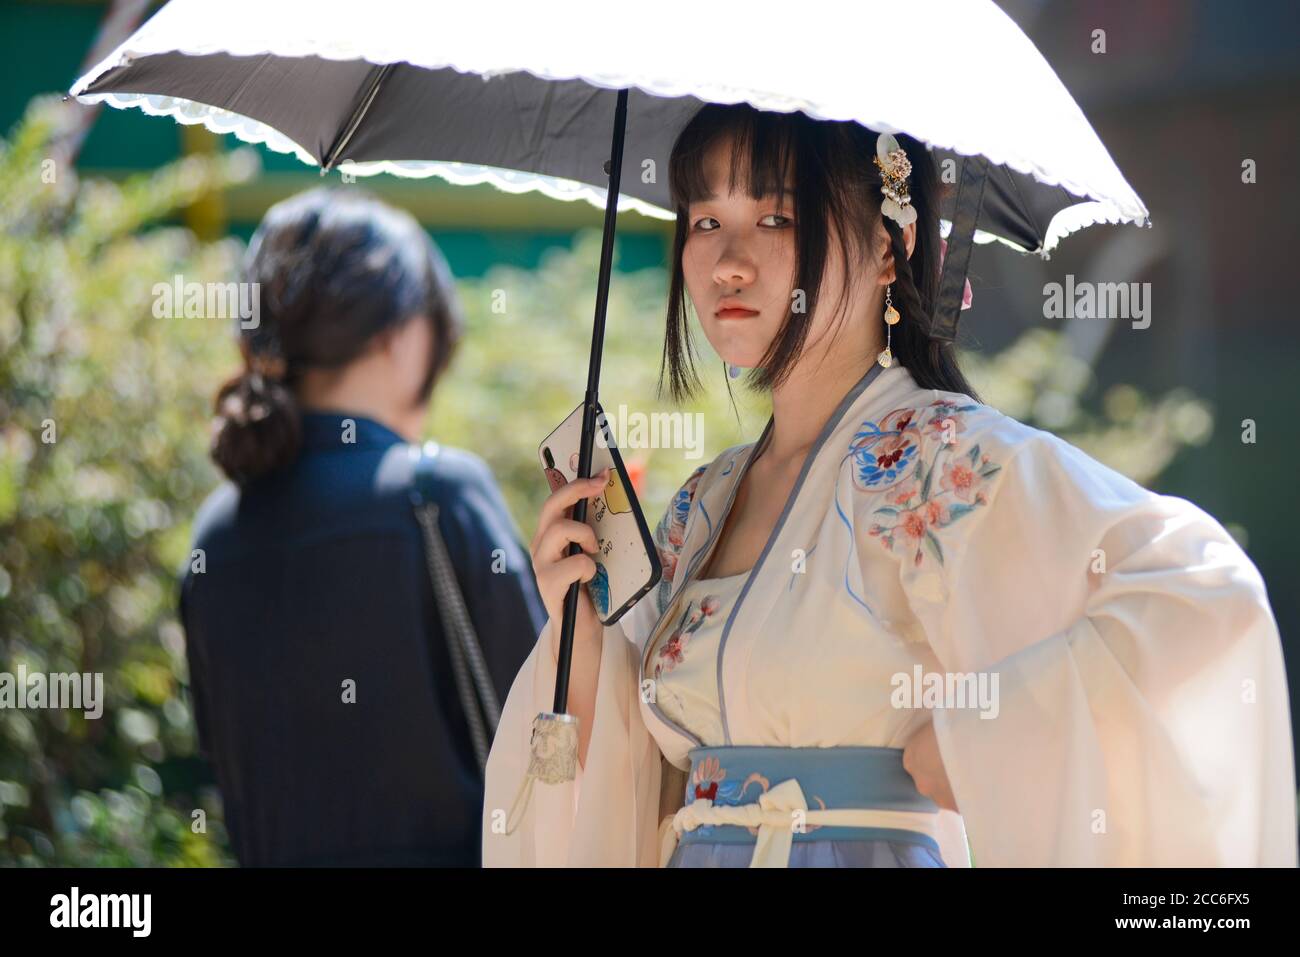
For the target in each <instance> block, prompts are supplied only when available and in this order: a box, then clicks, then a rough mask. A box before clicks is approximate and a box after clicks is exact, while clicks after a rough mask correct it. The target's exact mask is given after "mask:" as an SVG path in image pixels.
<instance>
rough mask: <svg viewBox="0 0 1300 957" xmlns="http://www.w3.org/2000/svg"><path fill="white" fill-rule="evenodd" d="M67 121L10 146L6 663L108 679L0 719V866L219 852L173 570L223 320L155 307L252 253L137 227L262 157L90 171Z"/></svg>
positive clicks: (0, 204) (5, 324)
mask: <svg viewBox="0 0 1300 957" xmlns="http://www.w3.org/2000/svg"><path fill="white" fill-rule="evenodd" d="M71 118H72V114H71V110H70V108H69V107H67V106H65V105H64V104H60V103H58V102H56V101H43V100H42V101H36V102H34V103H33V106H32V108H31V109H30V110H29V112H28V115H27V117H26V118H25V120H24V121H23V122H22V123H21V124H19V126H18V127H17V128H16V129H15V131H14V132H13V134H12V135H11V137H10V138H9V139H8V140H7V141H5V142H3V144H0V225H3V230H2V231H0V232H2V234H3V238H0V671H3V672H8V673H10V674H14V673H16V672H17V669H18V668H19V667H20V666H25V667H26V668H27V671H28V673H32V672H42V673H50V672H73V673H87V672H89V673H94V672H100V673H103V675H104V695H105V699H106V701H105V704H104V711H103V715H102V717H100V718H98V719H88V718H86V717H85V716H84V715H83V712H82V711H76V710H56V709H42V710H18V709H6V710H3V711H0V862H11V863H12V862H16V863H20V864H86V865H157V864H163V865H173V864H197V865H206V864H218V863H222V862H223V861H225V860H227V859H228V856H227V854H226V852H225V851H224V849H223V847H224V838H223V836H222V834H221V830H220V809H219V803H218V801H217V795H216V794H215V791H214V790H213V789H211V788H210V786H209V787H207V788H206V790H205V789H204V788H205V783H206V782H207V781H208V780H209V775H208V772H207V769H206V768H205V767H204V765H203V763H202V761H201V760H200V759H199V758H198V757H197V756H196V754H195V742H194V733H193V727H192V720H191V715H190V711H189V707H188V703H187V698H186V695H185V693H184V692H185V683H186V665H185V654H184V640H183V636H182V634H181V631H180V628H179V626H178V624H177V622H176V618H175V588H174V580H175V571H176V569H178V568H179V567H180V565H181V563H182V562H183V561H184V559H185V557H186V551H187V548H188V542H187V527H186V526H187V523H188V521H189V518H190V515H191V514H192V513H193V511H194V509H195V507H196V506H197V505H198V503H199V501H200V500H201V499H202V497H203V495H205V494H206V493H207V491H208V490H209V489H210V488H211V487H212V485H213V484H214V482H215V480H216V475H215V472H214V470H213V468H212V467H211V465H210V464H209V462H208V460H207V457H206V454H205V453H206V449H205V434H204V433H205V431H206V421H207V419H208V412H209V408H208V407H209V402H210V398H209V397H210V395H211V393H212V389H213V387H214V386H215V384H216V377H217V374H218V373H219V371H220V369H221V367H222V366H224V365H227V364H229V361H230V356H229V348H230V345H229V336H230V330H229V327H228V326H227V325H226V324H225V323H224V322H220V321H214V320H198V319H188V320H187V319H157V318H155V317H154V315H153V309H152V303H153V299H154V296H153V286H154V284H155V283H158V282H165V281H170V279H171V277H172V276H174V275H176V274H181V275H184V276H186V277H187V278H190V277H204V278H211V279H219V278H222V277H229V278H233V277H234V272H235V269H236V264H237V256H238V255H239V253H240V248H239V245H238V244H237V243H234V242H230V241H223V242H219V243H201V242H198V241H197V240H196V239H195V237H194V236H193V235H192V234H191V233H190V232H189V231H188V230H186V229H184V228H179V227H174V226H173V227H168V226H164V225H158V226H156V228H150V229H147V230H146V229H144V228H143V227H145V226H147V225H150V224H157V223H159V221H160V220H161V219H162V218H163V217H166V216H169V215H170V214H173V213H174V212H175V211H177V210H179V209H182V208H183V207H185V206H187V205H188V204H190V203H192V202H194V201H195V200H197V199H198V198H200V197H201V196H203V195H205V194H208V193H210V192H211V191H213V190H216V189H221V188H222V187H223V186H225V185H227V184H229V183H232V182H235V181H238V180H242V179H244V178H247V177H248V176H249V175H251V174H252V172H253V171H254V170H255V168H256V165H255V160H254V158H253V157H252V155H251V154H249V153H243V152H241V153H234V154H227V155H226V156H224V157H217V158H197V159H193V160H185V161H182V162H179V163H176V164H173V165H170V166H168V167H166V168H164V169H161V170H159V171H158V172H156V173H154V174H152V175H147V176H140V177H135V178H132V179H129V180H127V181H125V182H123V183H121V184H113V183H108V182H81V181H79V180H78V179H77V176H76V173H75V170H73V169H72V168H70V167H66V164H65V163H64V162H63V161H62V159H61V154H60V144H61V143H62V142H63V139H62V137H63V136H65V135H66V133H67V131H68V129H69V125H70V120H71ZM196 810H203V811H204V813H205V814H206V819H207V820H206V823H207V825H208V826H207V827H206V830H203V829H200V828H196V827H193V826H192V822H193V820H194V812H195V811H196ZM196 831H200V832H199V833H196Z"/></svg>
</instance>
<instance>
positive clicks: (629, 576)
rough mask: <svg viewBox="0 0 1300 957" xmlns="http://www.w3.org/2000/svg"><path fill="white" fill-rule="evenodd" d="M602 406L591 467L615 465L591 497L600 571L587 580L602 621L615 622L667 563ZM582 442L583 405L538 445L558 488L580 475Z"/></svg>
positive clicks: (590, 520) (656, 579)
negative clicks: (662, 557)
mask: <svg viewBox="0 0 1300 957" xmlns="http://www.w3.org/2000/svg"><path fill="white" fill-rule="evenodd" d="M596 411H597V419H596V428H597V430H598V431H597V433H596V438H595V441H594V442H593V443H592V447H591V471H592V474H595V473H597V472H599V471H600V470H601V469H604V468H609V482H608V484H606V486H605V488H604V489H603V490H602V491H601V493H600V494H599V495H597V496H596V497H595V498H592V499H589V500H588V505H587V524H588V525H590V526H591V527H592V530H593V531H595V533H596V546H597V554H596V555H594V556H593V558H594V559H595V561H596V575H595V577H594V578H592V579H591V581H589V582H587V583H586V584H587V592H588V594H590V595H591V601H592V604H593V605H595V607H596V614H597V615H598V616H599V618H600V620H601V623H602V624H605V625H612V624H614V623H615V622H616V621H618V620H619V618H621V617H623V615H624V614H625V613H626V612H627V611H628V609H630V608H631V607H632V606H633V605H635V604H636V603H637V601H638V600H639V599H640V598H641V597H642V596H643V595H645V594H646V592H648V591H650V589H651V588H654V586H655V585H657V584H658V583H659V578H660V576H661V575H662V573H663V568H662V566H661V564H660V562H659V550H658V549H657V548H656V547H655V543H654V538H653V536H652V535H651V534H650V529H649V527H648V526H647V525H646V520H645V516H644V515H643V514H642V512H641V506H640V503H638V502H637V500H636V492H635V491H634V490H633V488H632V483H631V481H629V480H628V476H627V469H626V468H624V466H623V457H622V456H621V455H619V454H618V449H617V447H615V445H614V439H613V436H612V435H611V434H610V431H609V426H608V424H607V423H606V422H605V415H604V410H602V409H601V408H600V405H599V403H597V405H596ZM581 447H582V406H581V405H579V406H578V407H577V408H576V409H574V410H573V411H572V412H570V413H569V416H568V418H566V419H565V420H564V421H563V422H561V423H560V424H559V426H558V427H557V428H556V429H555V431H553V432H552V433H551V434H550V435H548V436H547V437H546V440H545V441H544V442H542V444H541V445H540V446H538V449H537V456H538V458H539V459H540V460H541V463H542V469H543V470H544V471H545V473H546V480H547V483H548V484H549V485H550V487H551V491H552V492H554V491H555V490H556V489H557V488H559V487H560V486H562V485H567V484H568V483H569V482H572V481H573V480H574V479H575V478H576V477H577V475H578V452H579V449H580V448H581Z"/></svg>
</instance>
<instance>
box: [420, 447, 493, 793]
mask: <svg viewBox="0 0 1300 957" xmlns="http://www.w3.org/2000/svg"><path fill="white" fill-rule="evenodd" d="M439 451H440V448H439V446H438V443H437V442H426V443H425V444H424V447H423V448H419V447H416V446H412V447H411V454H412V458H413V459H414V467H415V481H414V482H413V483H412V488H411V504H412V506H413V507H414V509H415V518H416V521H417V522H419V525H420V531H421V534H422V536H423V538H424V557H425V563H426V565H427V566H428V569H429V580H430V582H432V584H433V596H434V600H435V601H436V602H437V605H438V615H439V617H440V618H441V619H442V630H443V633H444V634H445V635H446V637H447V651H448V655H449V657H450V658H451V669H452V675H453V676H454V677H455V679H456V691H457V694H458V695H459V697H460V703H461V708H462V709H463V710H464V712H465V717H466V719H467V721H468V723H469V733H470V739H471V741H472V742H473V745H474V754H475V756H476V758H477V759H478V765H479V770H480V771H483V770H484V769H485V768H486V767H487V759H488V751H489V749H490V748H491V746H492V737H493V736H494V735H495V734H496V730H497V725H498V724H499V723H500V721H501V706H500V704H499V703H498V701H497V696H496V689H495V688H494V687H493V686H492V678H491V676H490V674H489V673H488V668H487V662H486V660H485V659H484V657H483V649H482V648H481V647H480V645H479V642H478V636H477V635H475V633H474V623H473V622H472V621H471V619H470V616H469V609H468V608H467V607H466V605H465V598H464V596H463V595H462V594H461V591H460V585H459V584H458V583H457V581H456V573H455V570H454V569H453V567H452V562H451V555H450V553H449V552H448V551H447V544H446V542H445V541H444V540H443V537H442V533H441V532H440V531H439V530H438V503H437V500H436V497H435V495H434V487H435V484H436V482H435V479H434V462H435V460H436V459H437V456H438V453H439Z"/></svg>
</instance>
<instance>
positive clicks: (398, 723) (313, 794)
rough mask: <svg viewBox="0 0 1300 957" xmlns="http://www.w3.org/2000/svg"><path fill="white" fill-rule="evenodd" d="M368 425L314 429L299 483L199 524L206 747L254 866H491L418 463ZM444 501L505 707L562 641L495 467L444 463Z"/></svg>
mask: <svg viewBox="0 0 1300 957" xmlns="http://www.w3.org/2000/svg"><path fill="white" fill-rule="evenodd" d="M351 418H352V420H353V421H354V422H355V442H352V443H347V442H345V441H344V434H345V433H344V426H345V424H346V423H345V416H344V415H342V414H339V415H333V414H320V413H311V414H307V415H305V416H304V417H303V453H302V455H301V457H300V458H299V460H298V461H297V462H296V463H295V465H294V466H292V467H291V468H289V469H287V470H285V471H284V472H281V473H278V474H276V475H273V476H270V477H267V478H264V479H261V480H259V481H257V482H254V483H252V484H250V485H249V486H248V487H246V488H245V489H243V490H242V491H241V490H240V489H239V488H238V487H236V486H234V485H232V484H230V483H227V484H225V485H223V486H221V487H220V488H218V489H217V490H216V491H215V492H213V494H212V495H211V496H210V497H209V498H208V500H207V501H206V502H205V503H204V505H203V507H202V509H201V510H200V512H199V514H198V517H197V519H196V522H195V530H194V546H193V547H194V548H195V549H198V550H200V552H198V553H197V554H196V555H195V556H194V558H193V560H192V561H191V563H190V565H189V566H188V567H187V569H186V572H185V573H184V575H183V578H182V581H181V619H182V622H183V624H184V626H185V631H186V638H187V641H186V647H187V654H188V657H189V665H190V686H191V695H192V701H193V707H194V713H195V722H196V725H197V728H198V734H199V743H200V747H201V750H202V751H203V753H204V754H205V755H206V756H207V757H208V758H209V760H210V761H211V762H212V764H213V766H214V768H215V771H216V777H217V782H218V784H219V786H220V788H221V793H222V798H223V805H224V815H225V821H226V826H227V828H228V831H229V834H230V840H231V845H232V848H233V849H234V852H235V854H236V856H237V857H238V859H239V861H240V863H242V864H244V865H254V866H256V865H357V866H361V865H386V864H403V865H404V864H411V865H416V864H426V865H453V866H457V865H459V866H471V867H472V866H478V864H479V863H480V860H481V856H480V854H481V840H482V838H481V815H482V804H483V786H482V783H481V780H480V778H479V772H478V766H477V764H476V762H475V758H474V751H473V747H472V745H471V743H470V738H469V732H468V727H467V724H466V721H465V716H464V713H463V712H462V709H461V705H460V701H459V698H458V697H457V693H456V686H455V682H454V680H453V678H452V672H451V665H450V661H449V659H448V655H447V644H446V640H445V638H444V636H443V629H442V623H441V620H440V618H439V616H438V612H437V606H436V605H435V603H434V598H433V589H432V586H431V585H430V583H429V577H428V571H427V567H426V565H425V559H424V552H423V543H422V539H421V536H420V529H419V525H418V524H417V522H416V520H415V516H414V513H413V512H412V507H411V499H410V492H411V488H412V481H413V469H412V459H411V457H410V455H409V446H408V445H406V444H405V443H404V442H403V441H402V439H401V438H400V437H399V436H398V435H397V434H396V433H394V432H393V431H391V430H390V429H388V428H385V427H384V426H382V425H380V424H379V423H377V422H375V421H373V420H371V419H366V418H363V417H360V416H352V417H351ZM434 498H435V500H436V501H437V502H438V504H439V511H440V515H439V527H440V529H441V531H442V535H443V537H444V539H445V540H446V542H447V548H448V550H449V551H450V553H451V557H452V561H453V564H454V566H455V568H456V571H457V576H458V578H459V582H460V586H461V591H462V594H464V596H465V599H466V603H467V605H468V606H469V611H470V616H471V618H472V619H473V623H474V627H475V630H476V631H477V633H478V637H479V642H480V644H481V645H482V647H483V652H484V655H485V657H486V658H487V663H488V667H489V670H490V672H491V674H492V678H493V681H494V683H495V685H496V688H497V693H498V696H499V699H500V701H501V703H502V705H504V703H505V699H506V695H507V693H508V691H509V689H510V684H511V682H512V681H513V680H514V677H515V674H516V672H517V671H518V670H519V667H520V666H521V665H522V664H523V662H524V659H525V658H526V657H527V656H528V653H529V651H530V650H531V648H532V646H533V644H534V643H535V642H536V640H537V636H538V634H539V633H540V632H541V630H542V627H543V626H544V625H545V623H546V612H545V610H544V607H543V605H542V601H541V597H540V596H539V594H538V592H537V586H536V583H535V581H534V579H533V573H532V565H531V562H530V559H529V556H528V553H527V551H526V550H525V549H524V548H523V547H522V545H521V544H520V540H519V537H518V533H517V528H516V526H515V525H514V523H513V522H512V520H511V517H510V515H509V513H508V511H507V510H506V505H505V502H504V501H503V499H502V497H501V493H500V490H499V489H498V488H497V485H496V483H495V481H494V480H493V478H492V475H491V472H490V471H489V470H488V468H487V466H486V464H485V463H484V462H483V461H482V460H481V459H480V458H478V456H476V455H474V454H472V453H470V452H466V451H462V450H459V449H453V448H448V447H446V446H444V447H443V448H442V450H441V453H440V454H439V455H438V456H437V459H436V466H435V469H434ZM497 549H500V550H501V551H500V552H497V551H496V550H497ZM494 562H495V568H496V569H497V570H495V571H494ZM503 563H504V564H503ZM196 565H197V566H198V567H200V568H202V570H201V571H199V572H197V573H196V572H195V571H194V570H193V569H194V568H195V567H196ZM347 682H352V683H353V685H352V686H351V687H354V688H355V703H348V702H347V701H345V692H346V687H345V683H347Z"/></svg>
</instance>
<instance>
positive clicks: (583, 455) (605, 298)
mask: <svg viewBox="0 0 1300 957" xmlns="http://www.w3.org/2000/svg"><path fill="white" fill-rule="evenodd" d="M626 129H627V90H626V89H622V90H619V91H618V101H617V103H616V104H615V107H614V131H613V140H612V142H611V144H610V149H609V157H610V158H609V161H608V163H607V164H606V166H605V169H606V172H608V174H609V187H608V189H607V190H606V193H605V224H604V231H603V233H602V234H601V239H600V272H599V273H598V275H597V278H596V315H595V318H594V320H593V322H592V329H591V358H590V362H589V363H588V366H587V392H586V395H585V396H584V397H583V400H582V441H581V442H580V443H579V446H578V474H577V476H576V478H578V479H584V478H590V477H591V458H592V447H593V445H594V444H595V440H596V402H597V396H598V395H599V393H600V360H601V355H602V353H603V352H604V349H605V312H606V308H607V306H608V305H609V274H610V270H611V269H612V267H613V263H614V229H615V226H616V223H617V218H618V191H619V184H620V182H621V181H622V172H623V134H624V132H625V130H626ZM573 520H574V521H575V522H585V521H586V520H587V500H586V499H585V498H584V499H579V500H578V502H577V504H576V505H574V506H573ZM581 551H582V546H581V545H579V544H578V543H577V542H572V543H570V545H569V548H568V554H570V555H577V554H580V553H581ZM580 586H581V582H574V583H573V584H571V585H570V586H569V592H568V594H566V595H565V596H564V619H563V626H562V627H561V630H560V647H559V652H558V654H557V655H556V670H555V701H554V706H553V707H552V709H551V710H552V711H553V712H554V713H555V714H564V713H565V710H566V709H567V707H568V704H569V669H570V667H571V665H572V663H573V632H574V629H575V627H576V626H577V623H578V588H579V587H580Z"/></svg>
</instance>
